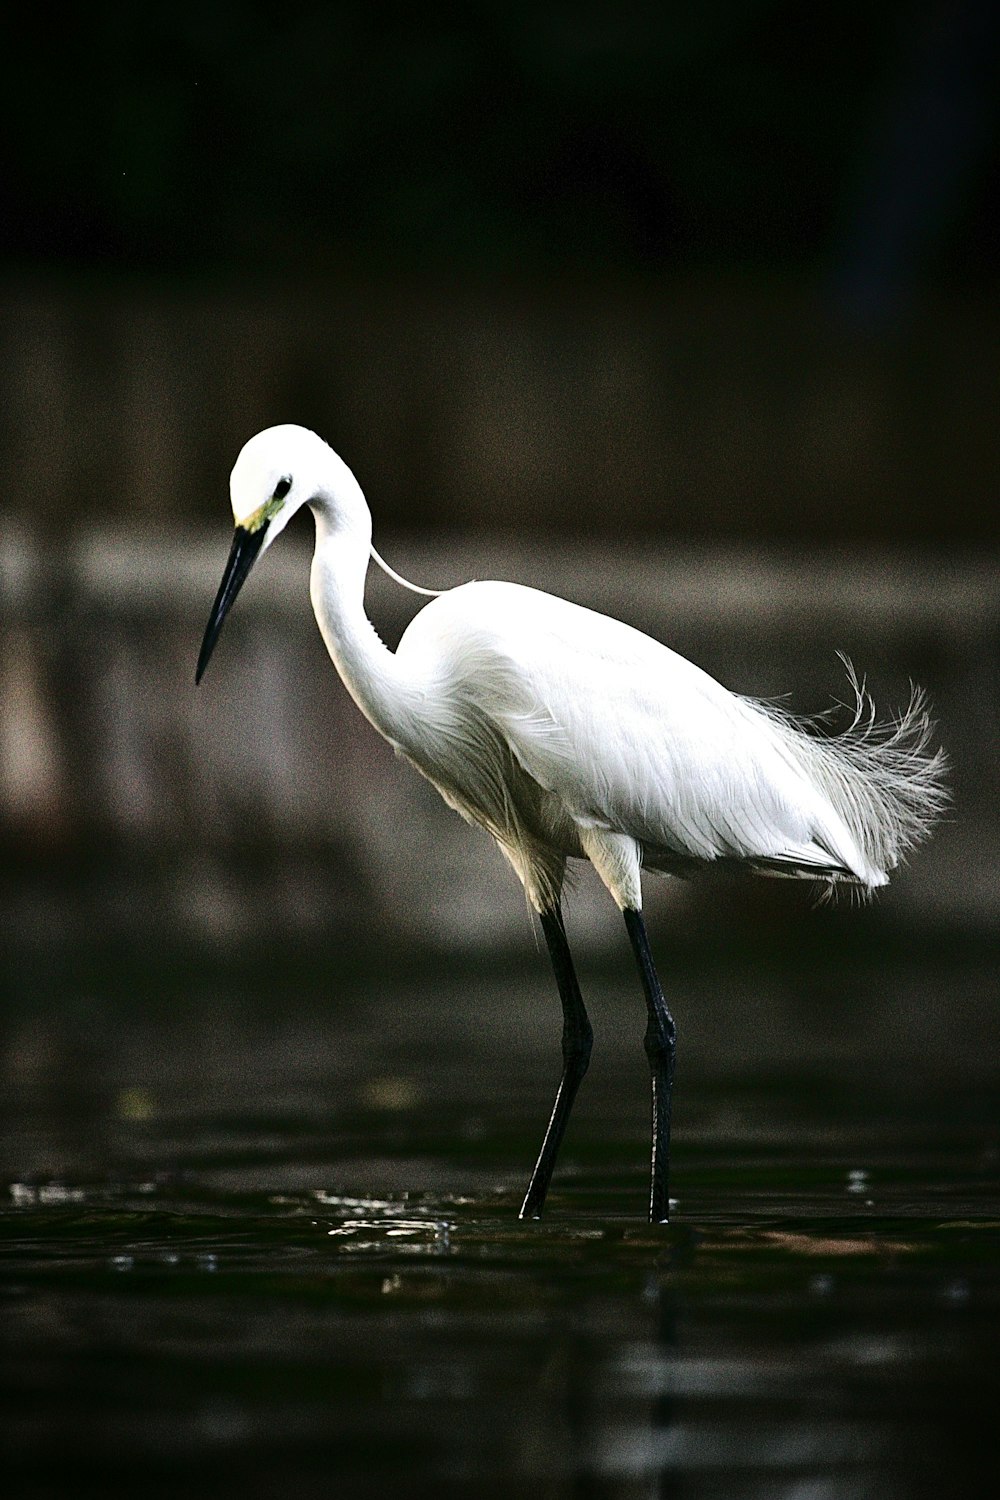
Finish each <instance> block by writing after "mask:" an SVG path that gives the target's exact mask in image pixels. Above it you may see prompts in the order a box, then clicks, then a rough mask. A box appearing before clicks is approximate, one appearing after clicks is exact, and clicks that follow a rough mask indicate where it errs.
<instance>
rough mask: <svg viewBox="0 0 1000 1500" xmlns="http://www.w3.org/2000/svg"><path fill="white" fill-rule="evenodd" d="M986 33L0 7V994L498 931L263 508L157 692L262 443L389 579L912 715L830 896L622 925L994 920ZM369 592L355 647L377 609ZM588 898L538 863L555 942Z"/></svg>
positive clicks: (495, 940)
mask: <svg viewBox="0 0 1000 1500" xmlns="http://www.w3.org/2000/svg"><path fill="white" fill-rule="evenodd" d="M998 42H1000V12H998V10H997V7H996V6H994V5H991V4H988V3H986V0H981V3H980V0H964V3H963V0H951V3H944V0H923V3H917V0H911V3H902V0H900V3H894V4H884V5H879V6H872V5H871V4H867V3H866V4H862V3H860V0H848V3H844V4H842V5H840V6H837V7H836V8H835V9H833V10H830V9H829V8H823V7H815V6H808V5H804V4H801V3H774V0H731V3H719V4H716V5H714V6H707V7H676V6H674V7H669V6H666V7H659V8H657V7H648V6H644V5H643V6H639V5H628V4H625V5H618V6H615V7H612V8H609V7H607V6H604V5H596V4H581V3H579V0H575V3H574V4H572V5H569V4H567V5H556V4H541V5H531V6H529V5H520V4H514V3H505V4H469V5H465V6H451V5H425V6H421V7H417V8H414V7H412V6H408V5H407V6H403V5H380V6H362V5H358V4H347V5H337V4H323V5H320V4H311V5H303V4H283V5H280V6H279V5H262V4H254V5H251V4H245V3H239V0H231V3H228V4H220V5H214V6H205V5H202V4H198V5H195V4H184V3H174V4H171V5H169V6H165V5H159V4H148V5H144V6H139V7H132V6H125V5H112V4H94V5H91V6H88V7H77V8H72V9H70V10H68V11H65V12H63V13H62V14H61V16H60V18H59V19H58V21H55V20H53V18H52V15H51V14H50V13H47V12H45V11H44V10H42V9H38V10H29V11H26V12H24V13H23V14H22V15H21V16H20V18H19V22H18V39H17V40H16V41H15V40H14V39H12V38H10V37H8V40H7V42H6V44H5V51H6V57H5V61H4V63H3V64H2V67H3V74H4V77H3V88H2V90H0V114H2V129H0V159H2V166H3V178H4V181H5V184H6V186H5V189H4V209H5V211H4V213H3V215H2V224H0V233H2V262H0V298H2V307H3V317H2V325H0V326H2V333H0V336H2V340H3V346H2V347H3V359H2V362H0V382H2V387H3V401H2V403H0V432H2V439H3V446H4V453H5V464H4V472H5V475H6V485H5V494H4V506H3V514H4V524H3V527H2V530H0V583H2V587H3V594H2V598H3V630H4V637H5V640H4V649H3V653H2V660H0V677H2V696H0V796H2V802H0V852H2V868H3V884H4V906H5V908H6V912H7V918H6V921H5V927H6V929H7V935H6V945H7V948H8V952H9V953H10V954H12V955H13V956H14V958H15V964H17V963H20V962H21V961H22V960H23V957H24V955H25V954H32V953H33V954H35V955H36V956H37V955H38V954H41V953H45V954H51V953H52V952H55V951H59V952H78V951H81V950H83V949H87V948H93V947H94V946H95V945H96V946H100V945H102V944H111V945H124V946H125V947H127V948H130V949H132V950H135V951H140V952H142V951H148V945H149V944H151V943H153V944H156V945H171V944H194V945H195V946H196V947H203V946H205V945H210V946H212V947H213V948H214V949H215V950H216V951H219V952H221V953H223V954H225V953H231V952H233V951H236V950H240V951H245V950H246V949H247V948H248V947H249V948H254V947H257V948H265V947H267V946H269V945H271V944H273V943H275V942H278V943H281V942H287V943H291V944H298V945H309V944H312V945H315V946H317V947H318V948H320V949H322V948H323V947H324V946H327V947H331V951H333V947H332V946H331V945H335V949H336V951H337V952H338V953H339V954H341V955H343V954H344V953H345V952H346V953H348V954H350V953H357V954H360V953H361V952H362V951H363V948H364V944H365V942H366V938H365V934H366V933H368V934H370V933H371V932H372V931H377V932H378V933H379V934H380V935H381V938H380V941H382V942H385V943H391V942H392V941H393V940H394V941H395V942H396V943H397V944H399V945H401V946H404V945H430V946H432V947H435V946H445V947H448V948H450V949H455V948H464V949H466V950H468V951H471V952H478V951H480V950H481V949H482V948H483V947H484V946H485V947H486V948H489V949H495V948H496V946H497V945H507V944H508V943H509V944H512V945H518V946H526V945H529V944H530V940H529V939H527V937H526V918H525V915H524V906H523V900H522V898H521V895H520V892H519V891H518V890H517V888H516V887H515V886H514V884H513V882H512V881H511V880H510V878H509V876H508V875H507V873H506V871H505V869H504V868H503V867H502V866H501V862H500V860H499V857H496V856H494V854H493V852H492V850H491V848H490V846H489V845H488V844H487V843H486V842H485V841H484V840H483V839H482V838H481V836H479V835H477V834H475V833H473V832H471V831H470V830H468V829H466V828H465V827H464V826H463V825H461V824H460V823H459V822H458V820H457V819H455V817H454V816H453V815H452V814H450V813H448V812H447V811H446V809H444V808H443V806H441V805H439V803H438V801H437V799H436V796H435V794H434V793H433V792H431V791H430V789H429V788H427V787H425V786H424V785H423V784H422V783H421V782H420V781H419V780H418V779H417V778H416V777H415V776H413V775H412V773H411V772H409V771H408V770H407V769H406V768H405V767H402V768H401V767H399V766H397V765H396V763H395V762H394V761H393V760H392V757H391V754H390V753H389V751H388V750H387V749H385V747H383V746H382V745H381V743H380V742H379V741H378V740H377V739H376V737H375V736H374V734H373V732H371V731H370V730H369V729H368V727H367V725H365V724H364V723H363V722H362V721H361V720H360V718H359V716H358V715H357V714H356V711H355V710H354V708H353V706H352V705H351V704H350V703H349V701H348V700H347V697H346V694H345V693H344V692H343V691H342V690H341V689H340V687H339V685H338V683H337V682H336V679H335V677H334V675H333V671H332V668H331V667H330V665H329V663H328V662H327V660H326V658H325V655H324V652H323V648H322V645H321V643H320V641H319V638H318V635H317V633H316V631H315V627H314V625H313V623H312V620H311V615H310V610H309V604H308V596H307V578H306V573H307V563H306V557H307V552H308V546H309V535H308V532H309V526H308V523H307V521H303V522H302V523H301V524H298V525H297V526H296V527H293V529H292V535H291V537H290V539H289V540H288V541H287V542H285V543H284V544H283V545H282V547H280V548H276V549H275V552H274V553H273V554H270V555H269V556H268V559H267V561H266V563H265V564H264V565H263V566H262V568H261V569H260V573H259V576H255V578H254V580H253V584H252V586H251V587H249V588H248V589H247V591H246V593H245V594H244V595H243V597H242V598H241V599H240V603H239V606H238V609H237V610H236V611H235V613H234V616H233V618H232V620H231V622H230V624H229V625H228V626H227V631H226V634H225V637H224V639H223V641H222V643H221V645H220V648H219V651H218V653H217V659H216V660H215V661H214V662H213V665H212V672H211V675H210V677H209V678H208V680H207V681H206V683H205V684H204V685H203V686H202V688H201V689H200V690H199V692H198V694H197V695H196V694H195V692H194V688H193V683H192V673H193V665H194V660H195V656H196V653H197V647H198V644H199V641H200V637H201V631H202V629H203V626H204V620H205V618H206V617H207V611H208V608H209V605H210V603H211V600H212V597H213V594H214V590H215V587H216V584H217V581H218V576H219V574H220V573H221V568H222V564H223V561H224V558H225V554H226V550H227V547H228V540H229V529H230V523H229V519H228V504H227V499H228V495H227V477H228V472H229V469H230V467H231V465H232V462H233V460H234V458H235V456H236V453H237V452H238V450H239V448H240V446H241V445H242V443H243V442H244V441H245V440H246V439H247V438H248V437H249V436H251V435H252V434H253V433H254V432H255V431H257V430H258V429H259V428H261V427H264V426H268V425H271V424H272V423H275V422H282V421H297V422H301V423H304V424H306V425H310V426H313V427H315V428H316V429H317V430H318V431H320V432H321V433H322V435H323V436H324V437H326V438H327V439H328V440H329V441H330V442H331V443H332V444H333V445H334V446H335V447H336V448H337V449H338V451H339V452H341V453H342V455H343V456H344V457H345V458H346V459H347V461H348V462H349V463H350V464H351V465H352V467H353V468H354V469H355V471H356V473H357V474H358V477H359V478H360V480H361V482H362V485H363V486H364V488H365V490H366V493H367V495H368V498H369V501H370V503H371V506H372V511H373V514H374V517H375V530H376V539H377V543H378V545H379V546H380V550H382V552H383V554H384V555H387V556H388V557H389V559H390V560H391V561H392V562H393V563H394V564H395V565H396V566H397V567H399V568H400V569H401V570H403V571H404V572H405V571H408V572H410V573H411V574H412V575H416V576H417V578H418V580H419V581H421V582H425V583H428V584H447V583H451V582H458V581H461V580H463V579H465V578H468V577H473V576H475V577H483V576H490V575H499V576H506V577H510V578H514V579H520V580H523V581H528V582H533V583H537V584H539V585H540V586H542V587H547V588H550V589H552V590H554V591H556V592H565V593H568V594H570V595H571V596H572V597H575V598H577V599H579V600H581V601H582V602H585V603H595V604H597V605H598V606H599V607H602V608H605V609H608V610H610V611H612V612H615V613H619V614H622V615H624V616H625V617H626V618H628V619H630V620H631V621H633V622H634V623H636V624H637V625H639V626H641V627H643V628H646V629H649V630H651V631H652V632H654V633H656V634H658V635H659V636H660V637H661V638H662V639H665V640H667V641H668V642H669V643H670V644H672V645H674V646H675V647H676V648H677V649H680V650H682V651H684V652H686V653H689V654H691V655H693V656H695V657H696V659H697V660H699V661H700V662H701V663H702V664H703V665H704V666H706V667H707V668H709V669H710V670H712V671H713V672H715V673H716V675H718V676H720V677H721V678H722V679H723V680H724V681H725V682H726V683H727V685H729V686H730V687H732V688H734V689H737V690H740V691H745V692H752V693H761V694H767V695H773V694H779V693H784V692H786V691H789V690H792V691H793V696H792V699H791V701H792V704H793V706H795V707H796V708H798V709H801V710H802V711H803V712H816V711H818V710H822V709H824V708H825V707H826V706H827V704H828V703H829V701H830V699H831V697H838V696H842V695H843V693H844V691H845V685H844V681H843V673H842V670H841V668H840V665H839V663H838V662H837V660H836V656H835V654H834V653H835V651H836V650H837V649H843V650H845V651H847V652H848V653H849V654H850V655H851V656H852V658H853V659H854V660H855V662H856V664H857V665H858V667H859V669H861V670H862V671H867V672H868V673H869V676H870V682H871V685H872V686H873V688H874V689H875V690H876V692H877V695H878V698H879V701H880V703H882V704H883V706H884V707H885V709H886V710H887V711H889V710H891V709H892V708H893V707H895V706H896V705H897V704H899V703H900V702H905V699H906V697H907V696H908V693H909V682H910V679H911V678H915V679H917V680H919V681H920V682H922V683H923V684H924V685H925V686H926V687H927V688H928V690H929V692H930V694H931V697H932V699H933V701H934V704H935V707H936V710H937V714H938V718H939V721H940V736H941V739H942V740H943V741H944V742H945V743H946V745H947V746H948V748H949V751H950V753H951V756H952V759H953V763H954V782H955V790H956V802H955V808H954V811H953V813H952V815H951V818H950V820H949V821H948V823H947V824H946V825H945V826H944V827H943V828H942V829H941V830H940V831H939V833H938V834H937V836H936V838H935V840H934V842H933V843H932V844H931V845H930V846H929V847H928V848H927V849H926V850H925V851H922V852H920V853H919V854H918V856H917V857H916V859H915V861H914V864H913V867H912V869H911V870H908V871H906V872H904V873H902V874H901V876H900V878H899V880H898V882H897V883H896V884H895V885H894V887H893V888H892V890H891V892H889V893H888V894H887V896H886V898H885V899H884V900H882V901H880V903H879V905H878V907H877V908H875V909H874V910H873V911H872V912H869V913H864V914H858V913H856V912H851V911H849V910H841V911H836V912H833V913H821V914H819V915H818V916H817V917H814V918H813V917H809V916H808V904H809V900H810V899H811V898H810V896H809V893H807V892H802V891H799V890H797V889H794V888H791V887H789V886H787V885H785V884H784V883H782V884H778V883H773V882H758V883H756V884H755V885H753V886H750V885H749V884H747V885H746V886H742V887H740V888H739V890H737V889H736V888H735V887H732V886H730V885H726V886H725V887H724V888H723V894H722V895H721V896H720V887H719V884H718V883H714V884H713V882H712V881H708V882H704V883H702V884H700V885H693V886H690V887H688V886H684V887H681V886H678V885H676V884H675V883H671V885H668V886H661V887H660V888H659V891H658V892H657V890H656V889H653V890H651V893H650V895H651V900H652V903H653V908H654V913H658V914H659V915H658V916H656V917H655V918H654V919H655V920H658V921H659V920H660V919H661V918H662V923H661V928H662V935H661V941H667V940H669V938H670V936H671V935H672V936H673V939H674V941H678V942H679V941H682V940H684V941H686V940H692V939H693V940H695V941H698V940H701V939H704V940H705V941H706V942H717V941H718V940H719V937H718V934H719V932H720V928H721V927H723V926H724V928H725V930H726V932H727V933H729V934H731V933H732V932H734V931H737V932H740V933H742V934H743V935H744V936H745V937H749V938H750V940H753V941H766V940H767V937H768V935H770V936H771V937H772V938H773V940H774V941H775V942H776V943H777V944H778V945H781V944H784V943H791V942H794V943H802V942H808V941H810V940H812V941H820V940H821V938H820V936H818V934H824V933H825V934H826V935H827V937H829V936H830V935H831V934H837V933H841V932H842V933H843V934H844V935H845V936H844V940H845V941H858V940H859V937H858V935H859V934H865V933H868V934H874V936H875V937H876V938H877V939H879V940H883V939H884V938H885V937H886V934H888V933H892V932H895V933H896V934H898V935H900V937H901V939H902V940H903V941H907V940H909V939H911V938H913V937H914V935H917V934H919V935H920V937H921V939H922V940H925V941H926V940H930V939H929V938H928V935H929V934H930V935H932V936H933V935H934V934H941V935H946V936H947V937H948V938H949V940H951V939H954V938H955V937H956V936H957V937H958V939H959V940H960V941H965V940H966V939H967V938H968V936H969V935H970V934H975V935H976V936H977V937H987V938H990V939H991V938H993V937H995V933H996V928H997V924H998V919H1000V897H998V891H997V882H996V879H995V855H994V850H995V847H996V843H997V815H996V775H995V748H994V747H995V744H996V731H997V722H998V697H1000V691H998V690H1000V681H998V670H997V653H996V645H997V592H996V522H995V509H996V495H997V489H998V480H1000V460H998V452H997V412H998V409H1000V281H998V266H997V259H998V257H997V250H998V228H1000V197H998V186H997V184H998V173H997V164H998V151H1000V134H998V130H997V92H996V87H995V80H996V77H997V62H998ZM370 597H371V608H372V611H373V615H374V616H375V618H376V621H377V623H378V625H379V628H380V630H382V632H383V633H384V634H385V635H386V637H387V638H389V639H393V638H394V637H395V636H396V635H398V632H399V630H400V629H401V628H402V626H403V624H404V623H405V619H406V617H407V614H408V613H411V612H412V607H413V601H412V600H411V599H410V598H409V596H403V595H401V594H400V593H399V591H397V590H394V589H393V588H392V587H391V586H386V585H384V584H382V583H379V584H378V585H377V586H376V585H375V584H374V582H373V587H372V590H371V596H370ZM607 906H608V903H607V902H606V901H605V900H604V899H603V897H602V895H601V893H600V892H599V891H597V890H595V889H594V888H593V884H592V883H591V882H589V881H588V880H586V879H583V880H582V881H581V885H580V891H579V893H578V896H577V898H576V902H575V907H576V914H575V918H574V919H573V920H575V922H576V926H577V930H578V931H579V932H580V935H581V939H582V940H584V941H586V940H588V939H589V940H590V941H591V943H592V946H593V948H594V949H600V948H601V946H602V945H603V944H604V943H605V942H607V941H608V938H609V933H610V932H611V931H612V928H613V927H614V925H615V914H614V912H613V911H608V910H607ZM720 910H721V911H722V912H724V914H725V920H724V923H720ZM804 933H811V934H812V938H811V939H810V938H809V937H805V936H803V934H804ZM158 951H159V950H158Z"/></svg>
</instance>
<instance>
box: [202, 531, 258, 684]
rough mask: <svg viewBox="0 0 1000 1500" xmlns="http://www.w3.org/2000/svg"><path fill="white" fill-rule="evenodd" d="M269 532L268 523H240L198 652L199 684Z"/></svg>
mask: <svg viewBox="0 0 1000 1500" xmlns="http://www.w3.org/2000/svg"><path fill="white" fill-rule="evenodd" d="M266 532H267V527H266V526H260V527H258V529H257V530H256V531H247V529H246V527H244V526H237V528H236V535H235V536H234V537H233V545H232V547H231V549H230V552H229V561H228V562H227V563H226V571H225V572H224V573H223V575H222V582H221V583H220V584H219V592H218V593H217V594H216V596H215V603H214V604H213V605H212V613H211V614H210V615H209V617H208V625H207V627H206V629H205V639H204V640H203V641H202V643H201V651H200V652H199V654H198V667H197V670H196V671H195V674H194V680H195V682H196V683H198V682H200V681H201V679H202V675H203V674H204V671H205V668H206V667H207V666H208V658H209V657H210V656H211V654H212V652H213V651H214V649H215V643H216V641H217V640H218V639H219V632H220V630H221V629H222V622H223V620H224V619H225V618H226V615H227V614H228V613H229V609H230V606H231V605H232V604H233V602H234V600H235V599H236V595H237V594H238V593H239V591H240V589H241V588H242V587H243V584H244V582H245V581H246V578H247V575H248V574H249V572H250V569H251V568H252V567H253V565H254V563H255V562H256V561H257V554H258V553H259V552H260V549H261V547H263V545H264V536H265V534H266Z"/></svg>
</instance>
